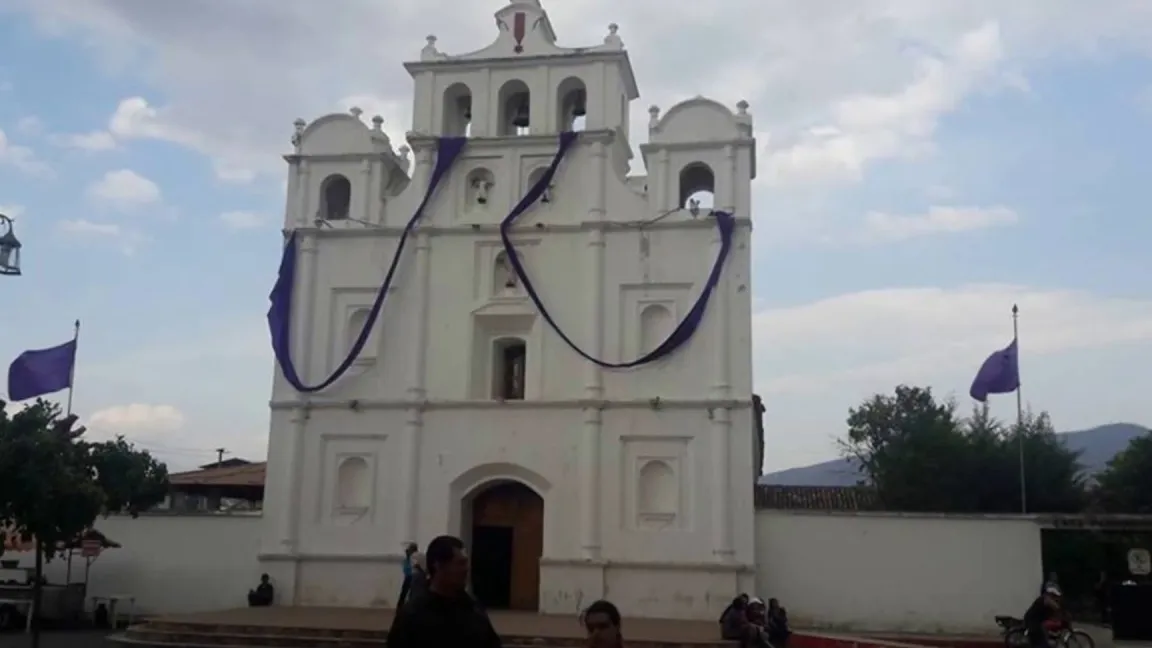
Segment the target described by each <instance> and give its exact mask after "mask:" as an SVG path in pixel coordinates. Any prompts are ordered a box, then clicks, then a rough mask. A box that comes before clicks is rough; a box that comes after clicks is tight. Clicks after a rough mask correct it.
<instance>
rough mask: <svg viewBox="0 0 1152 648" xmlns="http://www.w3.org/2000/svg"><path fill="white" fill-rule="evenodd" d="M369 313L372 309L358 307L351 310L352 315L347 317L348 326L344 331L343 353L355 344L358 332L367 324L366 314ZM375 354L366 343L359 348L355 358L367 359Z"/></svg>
mask: <svg viewBox="0 0 1152 648" xmlns="http://www.w3.org/2000/svg"><path fill="white" fill-rule="evenodd" d="M371 314H372V311H371V310H370V309H367V308H358V309H356V310H355V311H353V313H352V316H351V317H349V318H348V326H347V328H346V329H345V331H344V345H345V346H344V353H349V352H351V351H352V347H353V345H355V344H356V340H357V338H359V337H360V332H361V331H363V330H364V326H365V325H367V324H368V316H369V315H371ZM375 355H376V354H375V353H373V352H372V349H370V348H369V347H368V345H367V344H366V345H364V348H363V349H361V350H360V357H359V358H357V360H368V359H371V358H372V357H374V356H375Z"/></svg>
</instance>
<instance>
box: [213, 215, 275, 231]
mask: <svg viewBox="0 0 1152 648" xmlns="http://www.w3.org/2000/svg"><path fill="white" fill-rule="evenodd" d="M220 220H221V222H223V223H224V225H225V226H227V227H228V228H230V229H234V230H245V229H256V228H258V227H263V226H264V225H266V224H268V222H269V218H268V217H267V216H266V215H265V214H258V213H256V212H250V211H229V212H224V213H223V214H220Z"/></svg>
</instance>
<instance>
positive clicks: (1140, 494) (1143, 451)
mask: <svg viewBox="0 0 1152 648" xmlns="http://www.w3.org/2000/svg"><path fill="white" fill-rule="evenodd" d="M1096 481H1097V490H1096V494H1097V497H1098V498H1099V501H1100V504H1101V505H1102V506H1103V507H1104V509H1105V510H1106V511H1108V512H1109V513H1142V514H1149V513H1152V431H1149V432H1147V433H1145V434H1144V435H1143V436H1138V437H1136V438H1135V439H1132V440H1131V441H1130V442H1128V447H1127V448H1125V449H1124V450H1123V451H1121V452H1120V453H1119V454H1117V455H1116V456H1115V457H1113V458H1112V460H1111V461H1109V462H1108V467H1107V468H1105V469H1104V471H1103V472H1101V473H1100V474H1099V475H1097V477H1096Z"/></svg>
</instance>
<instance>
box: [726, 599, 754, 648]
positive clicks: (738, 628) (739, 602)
mask: <svg viewBox="0 0 1152 648" xmlns="http://www.w3.org/2000/svg"><path fill="white" fill-rule="evenodd" d="M747 610H748V595H747V594H741V595H740V596H737V597H736V598H734V599H732V602H731V603H729V604H728V607H726V608H724V613H723V614H721V615H720V638H721V639H728V640H730V641H736V640H739V639H743V638H744V636H745V635H746V634H747V631H746V628H747V626H748V612H747Z"/></svg>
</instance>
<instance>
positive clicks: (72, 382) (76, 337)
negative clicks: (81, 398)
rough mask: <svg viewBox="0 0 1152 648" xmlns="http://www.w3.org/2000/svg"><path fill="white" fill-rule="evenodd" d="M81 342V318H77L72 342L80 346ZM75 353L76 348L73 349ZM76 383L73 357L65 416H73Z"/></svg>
mask: <svg viewBox="0 0 1152 648" xmlns="http://www.w3.org/2000/svg"><path fill="white" fill-rule="evenodd" d="M79 343H80V320H76V325H75V326H74V328H73V329H72V344H73V345H74V346H77V347H78V346H79ZM72 352H73V353H75V352H76V349H73V351H72ZM75 384H76V359H75V358H73V359H72V369H71V372H70V373H69V375H68V411H67V413H66V414H65V416H72V391H73V390H74V389H75V387H73V385H75Z"/></svg>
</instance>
